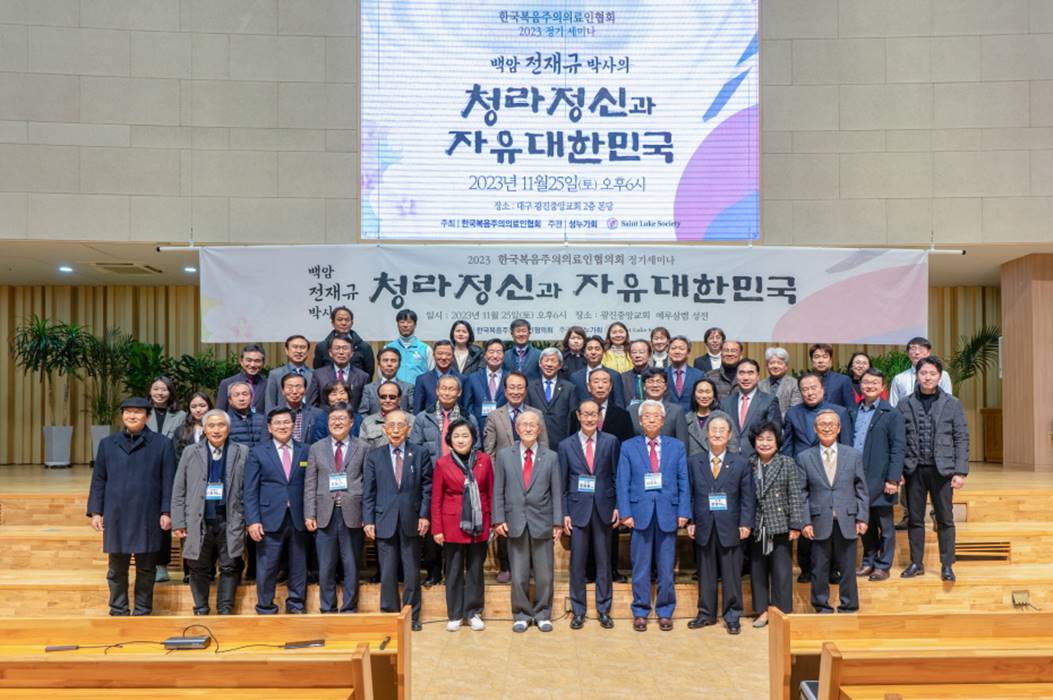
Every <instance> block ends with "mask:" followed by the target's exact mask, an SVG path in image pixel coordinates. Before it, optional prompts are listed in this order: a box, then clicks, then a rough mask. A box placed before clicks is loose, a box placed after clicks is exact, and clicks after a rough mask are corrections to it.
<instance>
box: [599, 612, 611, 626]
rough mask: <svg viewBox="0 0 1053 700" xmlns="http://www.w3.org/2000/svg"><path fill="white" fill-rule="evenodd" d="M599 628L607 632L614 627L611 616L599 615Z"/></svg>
mask: <svg viewBox="0 0 1053 700" xmlns="http://www.w3.org/2000/svg"><path fill="white" fill-rule="evenodd" d="M600 627H602V628H603V629H605V630H609V629H611V628H612V627H614V620H612V619H611V616H610V615H609V614H607V613H600Z"/></svg>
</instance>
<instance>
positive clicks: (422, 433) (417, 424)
mask: <svg viewBox="0 0 1053 700" xmlns="http://www.w3.org/2000/svg"><path fill="white" fill-rule="evenodd" d="M457 417H458V418H465V419H467V420H468V422H469V423H471V424H472V425H473V426H475V434H476V435H479V425H478V424H477V423H476V422H475V416H473V415H472V414H471V413H468V412H467V411H458V416H457ZM453 420H454V419H451V420H450V422H451V423H452V422H453ZM361 434H362V433H361V431H360V432H359V435H361ZM441 439H442V421H441V420H440V419H439V417H438V416H437V415H435V411H424V412H422V413H418V414H417V415H416V416H414V417H413V427H412V428H411V429H410V435H409V441H410V442H412V443H413V444H414V445H421V446H422V447H427V448H428V452H429V453H430V454H431V458H432V461H434V460H437V459H438V458H439V457H441V456H442V445H441V444H440V440H441ZM472 449H473V450H477V449H479V441H478V439H477V440H476V444H474V445H472Z"/></svg>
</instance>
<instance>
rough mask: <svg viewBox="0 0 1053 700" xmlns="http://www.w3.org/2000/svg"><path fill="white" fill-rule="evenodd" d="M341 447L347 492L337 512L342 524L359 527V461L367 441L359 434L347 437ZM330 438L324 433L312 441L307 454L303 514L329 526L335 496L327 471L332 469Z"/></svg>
mask: <svg viewBox="0 0 1053 700" xmlns="http://www.w3.org/2000/svg"><path fill="white" fill-rule="evenodd" d="M349 440H350V442H349V444H348V447H347V449H345V450H344V471H345V472H347V492H346V493H344V494H343V505H342V506H341V507H340V512H341V513H342V514H343V516H344V525H347V526H348V527H362V465H363V464H364V463H365V461H366V453H367V452H369V449H370V448H369V444H368V443H366V441H365V440H360V439H359V438H349ZM333 457H335V455H334V454H333V439H332V438H330V437H324V438H322V439H321V440H319V441H318V442H316V443H314V444H313V445H311V451H310V452H309V453H308V457H307V473H306V474H304V482H303V517H304V519H305V520H317V521H318V527H319V528H323V527H328V525H329V521H330V519H332V517H333V510H334V509H335V508H336V496H335V495H334V494H333V492H332V491H330V490H329V475H330V474H331V473H332V472H333V471H334V466H335V463H334V461H333Z"/></svg>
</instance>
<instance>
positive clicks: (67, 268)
mask: <svg viewBox="0 0 1053 700" xmlns="http://www.w3.org/2000/svg"><path fill="white" fill-rule="evenodd" d="M58 271H59V272H66V273H69V272H73V268H72V267H70V266H69V265H59V269H58Z"/></svg>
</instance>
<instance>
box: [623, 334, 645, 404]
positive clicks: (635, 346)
mask: <svg viewBox="0 0 1053 700" xmlns="http://www.w3.org/2000/svg"><path fill="white" fill-rule="evenodd" d="M629 359H630V360H632V363H633V368H632V369H630V370H626V371H625V372H622V396H624V397H625V405H626V407H629V406H632V405H633V402H636V403H639V402H640V401H643V400H644V386H643V381H644V380H643V372H644V370H645V369H647V368H648V367H650V366H651V344H650V343H649V342H647V341H646V340H634V341H633V342H631V343H629Z"/></svg>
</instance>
